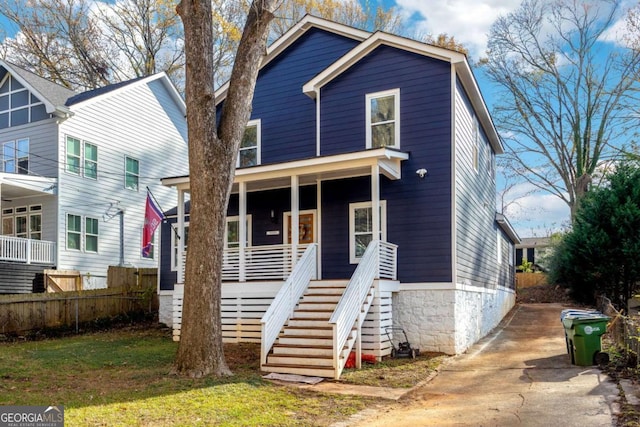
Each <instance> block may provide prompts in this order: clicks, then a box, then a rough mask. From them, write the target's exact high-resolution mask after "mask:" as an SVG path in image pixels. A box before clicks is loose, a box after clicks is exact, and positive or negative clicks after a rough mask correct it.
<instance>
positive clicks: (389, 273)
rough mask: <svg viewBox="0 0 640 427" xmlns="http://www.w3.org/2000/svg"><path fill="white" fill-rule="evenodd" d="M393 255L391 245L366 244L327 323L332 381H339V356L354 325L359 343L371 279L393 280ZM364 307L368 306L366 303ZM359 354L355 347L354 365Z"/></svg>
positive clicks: (395, 254)
mask: <svg viewBox="0 0 640 427" xmlns="http://www.w3.org/2000/svg"><path fill="white" fill-rule="evenodd" d="M397 251H398V246H397V245H394V244H393V243H388V242H382V241H380V240H374V241H372V242H371V243H369V245H368V246H367V249H366V250H365V252H364V254H363V255H362V258H361V259H360V262H359V264H358V267H356V271H355V272H354V273H353V276H351V280H349V283H348V284H347V288H346V289H345V291H344V293H343V294H342V297H341V298H340V301H339V302H338V304H337V305H336V308H335V310H334V311H333V314H332V315H331V318H330V319H329V323H330V324H333V367H334V370H335V375H336V378H339V377H340V374H341V373H342V369H343V368H344V362H345V361H346V359H345V360H344V361H341V360H340V358H339V355H340V353H341V352H342V349H343V348H344V346H345V344H346V343H347V340H348V338H349V335H350V334H351V331H352V330H353V327H354V324H355V326H356V328H357V335H356V339H357V340H358V341H359V340H360V328H361V327H362V323H363V322H364V318H365V316H366V310H365V311H364V312H363V310H362V308H363V307H362V306H363V305H364V304H365V303H366V302H367V295H369V291H370V290H371V287H372V286H373V282H374V279H376V278H379V279H390V280H396V278H397V276H396V271H397V267H396V265H397ZM368 304H371V301H370V300H369V301H368ZM349 350H351V349H350V348H349ZM360 351H361V349H360V346H359V345H358V346H357V353H358V354H356V362H359V361H360V358H361V355H360V354H359V353H360ZM358 367H359V366H358Z"/></svg>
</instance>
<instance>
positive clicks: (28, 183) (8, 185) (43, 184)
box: [0, 172, 58, 200]
mask: <svg viewBox="0 0 640 427" xmlns="http://www.w3.org/2000/svg"><path fill="white" fill-rule="evenodd" d="M57 185H58V180H57V178H47V177H43V176H33V175H21V174H15V173H5V172H2V173H0V195H1V196H2V199H4V200H7V199H18V198H22V197H31V196H42V195H52V194H55V191H56V188H57Z"/></svg>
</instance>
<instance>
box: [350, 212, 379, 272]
mask: <svg viewBox="0 0 640 427" xmlns="http://www.w3.org/2000/svg"><path fill="white" fill-rule="evenodd" d="M373 238H374V236H373V215H372V210H371V202H363V203H351V204H350V205H349V258H350V262H351V263H352V264H356V263H358V262H359V261H360V258H362V255H363V254H364V251H365V250H366V249H367V246H368V245H369V243H370V242H371V241H372V240H373ZM379 239H380V240H386V239H387V202H386V201H384V200H381V201H380V236H379Z"/></svg>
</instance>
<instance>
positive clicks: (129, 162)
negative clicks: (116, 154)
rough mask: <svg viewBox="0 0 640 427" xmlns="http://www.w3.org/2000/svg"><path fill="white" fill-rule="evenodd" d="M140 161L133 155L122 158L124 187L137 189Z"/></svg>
mask: <svg viewBox="0 0 640 427" xmlns="http://www.w3.org/2000/svg"><path fill="white" fill-rule="evenodd" d="M139 180H140V163H139V162H138V161H137V160H136V159H134V158H133V157H129V156H125V158H124V188H126V189H128V190H134V191H138V184H139Z"/></svg>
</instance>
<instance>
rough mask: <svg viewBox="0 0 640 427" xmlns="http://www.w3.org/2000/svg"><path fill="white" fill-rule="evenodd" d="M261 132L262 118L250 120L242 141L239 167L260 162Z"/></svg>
mask: <svg viewBox="0 0 640 427" xmlns="http://www.w3.org/2000/svg"><path fill="white" fill-rule="evenodd" d="M260 133H261V132H260V120H250V121H249V123H247V127H246V128H245V130H244V135H243V136H242V142H241V143H240V151H239V152H238V162H237V167H239V168H244V167H247V166H255V165H259V164H260Z"/></svg>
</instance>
